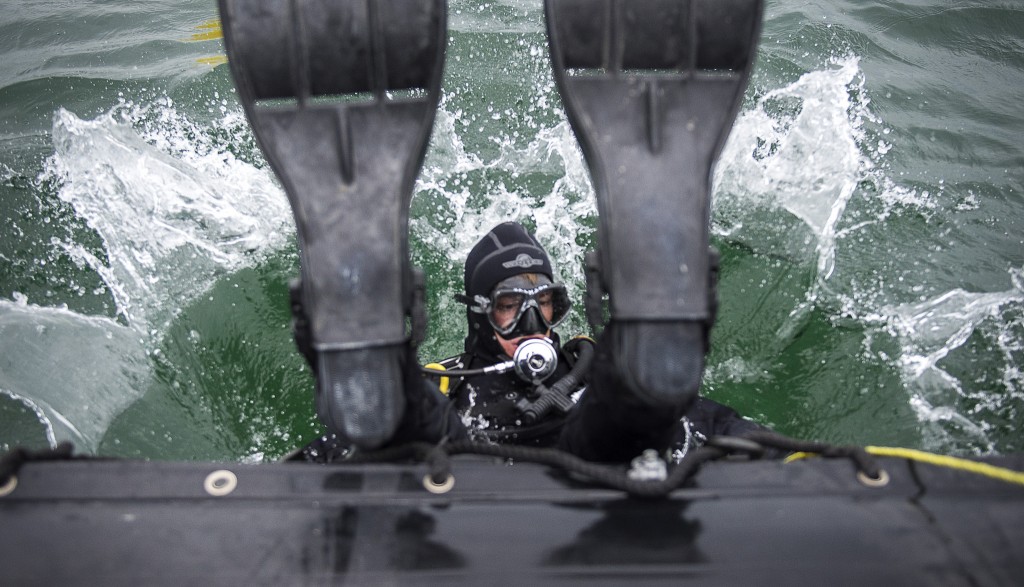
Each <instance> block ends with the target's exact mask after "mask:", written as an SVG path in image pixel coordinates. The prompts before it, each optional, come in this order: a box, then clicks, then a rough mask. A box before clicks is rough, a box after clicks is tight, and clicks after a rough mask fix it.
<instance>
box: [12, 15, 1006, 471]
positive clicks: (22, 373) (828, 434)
mask: <svg viewBox="0 0 1024 587" xmlns="http://www.w3.org/2000/svg"><path fill="white" fill-rule="evenodd" d="M449 10H450V19H449V26H450V31H449V44H448V54H447V63H446V70H445V78H444V89H443V94H442V98H441V106H440V109H439V112H438V116H437V120H436V122H435V125H434V131H433V135H432V138H431V143H430V150H429V152H428V154H427V157H426V161H425V164H424V168H423V170H422V172H421V174H420V176H419V179H418V181H417V183H416V188H415V194H414V198H413V203H412V215H411V227H410V228H411V243H412V255H413V260H414V262H415V263H416V264H418V265H420V266H422V267H423V268H424V269H425V270H426V272H427V275H428V290H429V293H428V298H429V299H428V310H429V313H430V318H431V322H430V329H429V331H428V336H427V340H426V341H425V343H424V345H423V347H422V348H421V349H420V358H421V360H422V361H423V362H426V361H428V360H432V359H437V358H442V357H445V356H450V355H453V354H456V353H458V352H460V351H461V349H462V339H463V336H464V331H465V317H464V307H463V306H461V305H460V304H458V303H457V302H455V301H454V299H453V296H454V294H455V293H457V292H458V291H460V290H461V287H462V264H463V261H464V260H465V257H466V254H467V253H468V251H469V249H470V248H471V247H472V245H473V243H474V242H475V241H476V240H477V239H478V238H479V237H480V236H481V235H483V234H484V233H485V232H487V230H489V229H490V228H491V227H492V226H493V225H494V224H496V223H498V222H501V221H504V220H509V219H513V220H519V221H521V222H523V223H525V224H527V225H528V226H529V227H530V228H531V229H533V230H535V231H536V234H537V236H538V238H539V239H540V240H541V241H542V242H543V243H544V245H545V246H546V247H547V248H548V250H549V252H550V253H551V256H552V258H553V260H554V261H555V263H556V266H557V271H558V273H559V276H560V278H561V279H562V280H564V281H565V282H566V283H567V285H568V287H569V290H570V293H571V295H572V296H573V298H574V300H575V301H576V303H577V308H580V307H582V303H581V302H582V295H583V291H584V283H583V281H584V280H583V272H582V261H583V257H584V254H585V253H586V251H588V250H590V249H592V248H593V247H594V246H595V227H596V222H597V211H596V206H595V204H594V199H593V188H592V186H591V183H590V178H589V175H588V172H587V168H586V164H585V162H584V160H583V158H582V155H581V153H580V151H579V147H578V146H577V144H576V141H575V138H574V136H573V133H572V131H571V129H570V128H569V125H568V123H567V122H566V119H565V115H564V113H563V111H562V109H561V102H560V100H559V96H558V93H557V91H556V89H555V86H554V82H553V80H552V77H551V73H550V62H549V59H548V53H547V46H546V40H545V36H544V32H543V31H544V28H543V10H542V5H541V2H540V1H539V0H528V1H527V0H499V1H490V2H488V1H481V0H451V1H450V3H449ZM216 17H217V14H216V8H215V5H214V4H213V3H210V2H195V1H190V0H178V1H175V2H167V3H162V4H159V5H152V4H148V3H142V4H139V3H131V2H103V1H86V2H79V3H75V4H74V5H67V4H66V3H57V2H27V3H15V4H14V5H12V6H10V7H8V9H7V10H5V12H4V15H3V16H2V17H0V54H2V55H3V56H4V59H3V62H2V63H0V144H2V148H0V226H2V229H0V450H6V449H9V448H11V447H14V446H17V445H25V446H32V447H43V446H48V445H53V444H54V443H56V442H59V441H61V440H71V441H72V442H74V443H75V445H76V446H77V447H78V449H79V450H81V451H84V452H88V453H93V454H102V455H112V456H129V457H145V458H157V459H234V460H247V461H261V460H272V459H275V458H277V457H279V456H281V455H282V454H284V453H286V452H288V451H289V450H291V449H292V448H294V447H296V446H298V445H301V444H302V443H304V442H305V441H306V440H308V439H310V438H312V437H313V436H315V435H316V434H318V433H319V432H320V430H321V427H320V425H319V424H318V422H317V420H316V416H315V414H314V413H313V407H312V406H313V402H312V393H313V382H312V379H311V377H310V374H309V371H308V369H307V368H306V367H305V365H304V363H303V361H302V359H301V358H300V357H299V356H298V354H297V353H296V352H295V350H294V346H293V344H292V341H291V338H290V332H289V318H290V316H289V311H288V301H287V300H288V294H287V284H288V280H289V279H290V278H292V277H294V276H295V275H297V273H298V254H297V247H296V244H295V231H294V225H293V223H292V220H291V215H290V214H291V213H290V210H289V208H288V204H287V200H286V198H285V196H284V193H283V191H282V189H281V187H280V184H279V183H278V181H277V180H276V178H275V177H274V176H273V174H272V172H271V171H270V169H269V167H268V166H267V164H266V162H265V161H264V159H263V157H262V155H261V154H260V152H259V150H258V148H257V147H256V144H255V140H254V137H253V135H252V132H251V130H250V129H249V127H248V124H247V122H246V120H245V117H244V115H243V114H242V112H241V109H240V107H239V104H238V100H237V97H236V95H235V93H234V89H233V86H232V81H231V77H230V74H229V71H228V67H227V65H226V64H225V59H224V57H223V47H222V45H221V43H222V41H221V39H220V37H219V34H218V29H217V23H216ZM1021 88H1024V6H1021V5H1020V3H1019V2H1013V1H1002V2H1000V1H995V2H993V1H989V0H986V1H966V2H959V3H956V5H952V4H950V3H947V2H939V1H937V0H930V1H917V2H884V3H882V2H862V1H859V0H858V1H854V0H847V1H838V2H828V3H823V2H797V1H795V0H779V1H772V2H769V3H768V6H767V13H766V19H765V26H764V33H763V38H762V44H761V48H760V51H759V54H758V61H757V65H756V69H755V73H754V76H753V79H752V82H751V85H750V87H749V89H748V91H747V94H746V97H745V99H744V103H743V107H742V110H741V112H740V115H739V117H738V120H737V123H736V126H735V128H734V129H733V132H732V135H731V137H730V139H729V142H728V144H727V145H726V147H725V150H724V152H723V154H722V157H721V159H720V161H719V163H718V165H717V168H716V170H715V173H714V196H713V197H714V199H713V211H712V233H713V244H714V245H715V246H716V247H717V248H718V249H719V250H720V251H721V252H722V274H721V282H720V286H719V292H720V296H721V306H720V311H719V317H718V322H717V325H716V327H715V329H714V331H713V335H712V352H711V355H710V357H709V361H708V369H707V372H706V374H705V378H704V386H703V389H702V393H704V394H706V395H707V396H709V397H711V398H713V399H715V400H718V401H721V402H724V403H727V404H729V405H731V406H733V407H735V408H737V409H738V410H740V411H741V412H742V413H744V414H746V415H748V416H749V417H751V418H752V419H754V420H756V421H758V422H761V423H763V424H766V425H769V426H771V427H773V428H775V429H776V430H778V431H779V432H782V433H784V434H788V435H792V436H798V437H803V438H810V439H816V440H823V441H829V442H841V443H857V444H893V445H900V446H910V447H915V448H924V449H928V450H935V451H940V452H948V453H966V454H978V453H992V452H1010V451H1019V450H1021V449H1022V448H1024V440H1021V438H1022V437H1021V434H1020V432H1019V431H1020V429H1021V426H1020V425H1019V424H1018V412H1019V411H1021V410H1022V409H1024V373H1022V372H1021V369H1020V365H1021V363H1022V359H1024V230H1022V228H1024V227H1022V226H1021V224H1022V220H1024V199H1022V189H1024V171H1022V168H1024V140H1022V139H1021V138H1020V137H1022V136H1024V114H1022V111H1021V108H1020V105H1019V104H1020V102H1019V92H1020V90H1021ZM638 187H639V186H638ZM587 329H588V327H587V325H586V321H585V320H584V319H583V317H582V315H581V313H580V312H576V314H575V315H574V316H573V317H572V318H571V319H570V320H568V321H567V322H566V323H565V324H564V325H563V326H562V327H561V328H560V330H561V331H562V333H563V334H566V335H572V334H576V333H580V332H586V331H587Z"/></svg>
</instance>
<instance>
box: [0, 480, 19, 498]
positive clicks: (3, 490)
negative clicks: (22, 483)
mask: <svg viewBox="0 0 1024 587" xmlns="http://www.w3.org/2000/svg"><path fill="white" fill-rule="evenodd" d="M17 486H18V476H17V475H11V478H10V479H8V480H7V483H4V484H3V485H0V497H4V496H6V495H10V494H12V493H14V488H15V487H17Z"/></svg>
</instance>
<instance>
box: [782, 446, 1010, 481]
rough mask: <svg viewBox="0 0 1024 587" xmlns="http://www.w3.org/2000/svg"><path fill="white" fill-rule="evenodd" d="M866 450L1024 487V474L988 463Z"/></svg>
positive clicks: (801, 455) (803, 455)
mask: <svg viewBox="0 0 1024 587" xmlns="http://www.w3.org/2000/svg"><path fill="white" fill-rule="evenodd" d="M864 450H865V451H867V452H868V453H869V454H873V455H875V456H879V457H895V458H899V459H908V460H911V461H918V462H921V463H927V464H929V465H935V466H937V467H946V468H947V469H955V470H957V471H966V472H968V473H974V474H976V475H983V476H985V477H989V478H991V479H997V480H999V481H1005V482H1007V483H1013V484H1014V485H1024V473H1022V472H1020V471H1014V470H1013V469H1007V468H1005V467H997V466H995V465H989V464H988V463H979V462H977V461H972V460H969V459H961V458H959V457H950V456H946V455H937V454H934V453H930V452H924V451H923V450H914V449H912V448H893V447H887V446H865V447H864ZM813 456H817V455H816V453H811V452H795V453H793V454H791V455H789V456H788V457H786V458H785V460H784V461H783V462H784V463H792V462H793V461H798V460H800V459H806V458H808V457H813Z"/></svg>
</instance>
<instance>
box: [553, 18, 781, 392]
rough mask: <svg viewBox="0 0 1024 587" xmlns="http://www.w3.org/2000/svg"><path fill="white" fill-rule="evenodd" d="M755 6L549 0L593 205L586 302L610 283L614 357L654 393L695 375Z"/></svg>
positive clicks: (687, 387) (557, 67)
mask: <svg viewBox="0 0 1024 587" xmlns="http://www.w3.org/2000/svg"><path fill="white" fill-rule="evenodd" d="M763 11H764V5H763V0H545V16H546V20H547V31H548V41H549V48H550V52H551V60H552V66H553V69H554V77H555V81H556V83H557V86H558V89H559V92H560V94H561V97H562V102H563V104H564V105H565V109H566V114H567V116H568V119H569V122H570V124H571V125H572V128H573V131H574V132H575V134H576V137H577V139H578V140H579V142H580V146H581V148H582V150H583V154H584V157H585V159H586V161H587V165H588V167H589V168H590V173H591V177H592V179H593V183H594V189H595V192H596V197H597V206H598V214H599V217H600V221H599V223H598V234H597V236H598V239H597V240H598V250H597V255H596V256H593V257H592V261H591V264H592V266H591V267H590V268H589V269H588V271H589V272H590V273H592V274H593V275H592V277H595V279H593V280H590V279H588V282H590V283H588V288H589V287H591V286H593V287H594V288H600V290H602V291H596V292H595V291H591V292H589V302H590V306H591V307H593V306H594V305H595V304H594V301H595V299H598V300H599V299H600V296H601V294H602V293H607V294H608V304H609V308H608V309H609V312H610V316H611V322H612V323H613V324H614V325H615V328H614V329H612V332H611V334H612V335H611V336H610V338H612V339H613V340H610V341H609V344H611V345H612V349H613V350H612V360H613V362H614V365H615V367H616V369H617V371H618V372H619V374H620V375H621V376H622V378H623V380H624V381H625V382H626V384H627V386H628V387H630V389H631V391H632V392H633V393H634V394H635V395H636V396H638V397H639V398H641V399H642V400H644V401H645V402H647V403H649V404H652V405H663V406H666V407H672V408H675V409H682V408H685V406H687V405H689V403H690V402H692V401H693V400H694V398H696V395H697V392H698V389H699V386H700V380H701V374H702V371H703V368H704V354H705V352H706V346H707V337H708V335H709V331H710V328H711V325H712V323H713V319H714V308H715V305H716V303H715V300H714V299H713V298H714V283H713V281H714V276H713V269H714V268H713V265H714V260H713V258H712V253H711V252H710V250H709V222H710V211H711V191H710V184H711V173H712V170H713V166H714V163H715V160H716V159H717V158H718V156H719V154H720V153H721V150H722V147H723V146H724V144H725V140H726V138H727V136H728V134H729V130H730V129H731V127H732V124H733V122H734V120H735V118H736V115H737V113H738V111H739V107H740V103H741V100H742V97H743V92H744V90H745V88H746V86H747V81H748V79H749V77H750V72H751V69H752V66H753V62H754V57H755V54H756V50H757V42H758V37H759V35H760V30H761V20H762V14H763ZM589 314H591V316H592V318H591V320H592V322H593V321H594V318H593V316H594V315H595V314H599V312H595V311H591V312H589ZM595 326H597V325H595Z"/></svg>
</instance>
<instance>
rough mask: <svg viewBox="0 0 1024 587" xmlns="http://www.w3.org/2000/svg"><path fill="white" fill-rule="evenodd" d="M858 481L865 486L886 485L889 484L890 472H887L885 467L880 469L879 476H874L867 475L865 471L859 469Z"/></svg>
mask: <svg viewBox="0 0 1024 587" xmlns="http://www.w3.org/2000/svg"><path fill="white" fill-rule="evenodd" d="M857 481H860V482H861V485H864V486H865V487H885V486H886V485H888V484H889V473H886V472H885V469H879V470H878V478H872V477H868V476H867V475H865V474H864V471H857Z"/></svg>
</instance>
